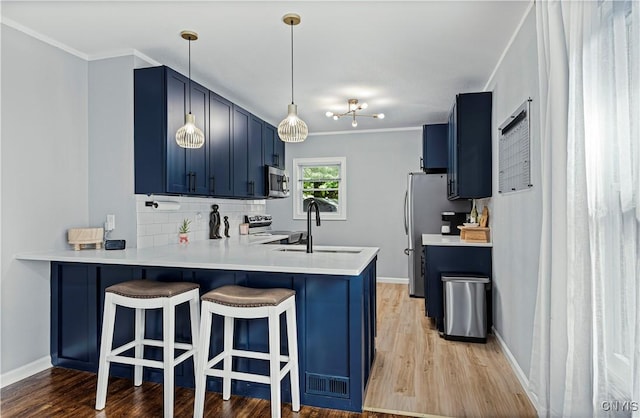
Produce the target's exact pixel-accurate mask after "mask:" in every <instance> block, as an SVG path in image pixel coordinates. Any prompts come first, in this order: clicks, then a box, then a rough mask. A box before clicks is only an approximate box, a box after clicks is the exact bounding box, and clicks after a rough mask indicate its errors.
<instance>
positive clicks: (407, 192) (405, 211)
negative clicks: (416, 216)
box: [404, 190, 409, 255]
mask: <svg viewBox="0 0 640 418" xmlns="http://www.w3.org/2000/svg"><path fill="white" fill-rule="evenodd" d="M408 198H409V190H407V191H406V192H404V233H405V234H407V235H408V234H409V225H407V211H408V210H409V207H408V206H407V203H408V202H407V200H408ZM407 255H408V254H407Z"/></svg>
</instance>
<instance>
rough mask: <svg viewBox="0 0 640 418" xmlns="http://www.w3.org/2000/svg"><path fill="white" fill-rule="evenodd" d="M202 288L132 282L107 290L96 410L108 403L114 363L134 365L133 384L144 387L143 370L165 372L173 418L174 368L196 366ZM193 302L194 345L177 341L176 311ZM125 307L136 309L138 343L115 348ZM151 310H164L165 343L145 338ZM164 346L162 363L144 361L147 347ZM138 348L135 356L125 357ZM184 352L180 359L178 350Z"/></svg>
mask: <svg viewBox="0 0 640 418" xmlns="http://www.w3.org/2000/svg"><path fill="white" fill-rule="evenodd" d="M198 299H199V285H198V284H196V283H187V282H158V281H154V280H131V281H127V282H122V283H119V284H116V285H113V286H109V287H107V288H106V289H105V297H104V315H103V319H102V337H101V343H100V359H99V361H98V387H97V389H96V409H97V410H101V409H104V407H105V404H106V400H107V384H108V380H109V367H110V365H111V363H121V364H130V365H133V366H134V378H133V383H134V385H135V386H140V385H141V384H142V372H143V367H152V368H158V369H163V376H164V381H163V385H164V388H163V390H164V416H165V417H173V393H174V368H175V366H176V365H178V364H180V363H182V362H183V361H185V360H186V359H188V358H189V357H192V358H193V359H194V365H195V363H196V359H197V357H196V350H197V347H198V322H199V317H198V304H199V300H198ZM185 302H189V314H190V319H191V344H187V343H178V342H176V341H175V324H176V322H175V308H176V306H177V305H180V304H182V303H185ZM118 306H124V307H128V308H133V309H135V331H134V333H135V336H134V340H133V341H130V342H128V343H125V344H123V345H121V346H120V347H117V348H113V334H114V327H115V322H116V308H117V307H118ZM147 309H162V340H154V339H149V338H144V334H145V312H146V310H147ZM145 346H152V347H161V348H162V360H150V359H145V358H144V347H145ZM131 349H134V356H133V357H131V356H125V355H122V354H123V353H125V352H126V351H128V350H131ZM176 350H180V351H183V352H182V353H181V354H179V355H177V356H176V353H175V351H176Z"/></svg>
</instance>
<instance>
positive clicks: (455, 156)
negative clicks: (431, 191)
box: [447, 92, 492, 200]
mask: <svg viewBox="0 0 640 418" xmlns="http://www.w3.org/2000/svg"><path fill="white" fill-rule="evenodd" d="M491 106H492V99H491V92H481V93H464V94H458V95H457V96H456V101H455V103H454V106H453V108H452V110H451V113H450V114H449V167H448V171H447V174H448V176H447V177H448V182H449V189H448V190H449V193H448V197H449V199H452V200H453V199H480V198H485V197H490V196H491V186H492V185H491V170H492V160H491V158H492V157H491Z"/></svg>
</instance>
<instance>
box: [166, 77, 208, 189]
mask: <svg viewBox="0 0 640 418" xmlns="http://www.w3.org/2000/svg"><path fill="white" fill-rule="evenodd" d="M166 71H167V72H166V92H167V97H166V103H167V114H166V118H167V134H166V141H167V144H166V145H167V162H166V164H167V192H168V193H180V194H207V191H208V187H207V185H208V179H207V152H206V144H205V145H204V146H202V147H201V148H198V149H186V148H181V147H180V146H178V144H177V143H176V139H175V135H176V132H177V131H178V129H180V127H182V125H184V122H185V115H186V114H187V113H188V112H189V108H191V113H192V114H193V115H194V116H195V118H196V126H197V127H198V128H200V129H201V130H202V132H203V133H204V134H205V137H206V132H207V126H206V120H207V113H208V112H207V108H208V106H209V103H208V96H209V91H208V90H207V89H205V88H204V87H202V86H200V85H199V84H197V83H194V82H192V83H191V103H189V79H188V78H186V77H184V76H183V75H182V74H179V73H177V72H175V71H173V70H171V69H169V68H167V69H166ZM190 105H191V106H190Z"/></svg>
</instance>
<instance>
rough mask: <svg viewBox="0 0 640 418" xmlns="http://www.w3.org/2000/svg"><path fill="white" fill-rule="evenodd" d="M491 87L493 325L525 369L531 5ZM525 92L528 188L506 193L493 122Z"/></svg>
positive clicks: (535, 197) (537, 202)
mask: <svg viewBox="0 0 640 418" xmlns="http://www.w3.org/2000/svg"><path fill="white" fill-rule="evenodd" d="M487 90H492V91H493V133H494V137H493V144H492V147H493V190H494V194H493V197H492V198H491V199H490V201H489V208H490V226H491V232H492V240H493V311H494V312H493V316H494V327H495V329H496V330H497V332H498V333H499V334H500V336H501V337H502V338H503V340H504V342H505V343H506V345H507V347H508V349H509V351H510V352H511V354H512V355H513V356H514V357H515V360H516V361H517V363H518V365H519V367H520V368H521V370H522V371H523V372H524V373H525V374H526V375H528V373H529V364H530V360H531V341H532V335H533V317H534V311H535V302H536V292H537V284H538V256H539V253H540V228H541V226H542V201H541V190H540V135H539V103H538V59H537V46H536V21H535V10H534V9H533V8H532V9H531V12H530V13H529V15H528V16H527V17H526V19H525V20H524V23H523V25H522V27H521V29H520V31H519V33H518V34H517V36H516V37H515V39H514V41H513V44H512V45H511V47H510V48H509V49H508V51H507V53H506V55H505V57H504V59H503V61H502V63H501V64H500V66H499V67H498V70H497V71H496V73H495V77H494V78H493V79H492V80H490V82H489V84H488V87H487ZM528 97H531V98H532V99H533V102H532V103H531V115H530V121H531V178H532V183H533V188H532V189H530V190H527V191H522V192H515V193H510V194H506V195H501V194H499V193H497V190H498V129H497V128H498V126H500V124H502V123H503V122H504V121H505V120H506V119H507V118H508V117H509V115H511V113H513V112H514V111H515V110H516V108H517V107H518V106H519V105H520V104H522V102H523V101H524V100H526V99H527V98H528Z"/></svg>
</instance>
